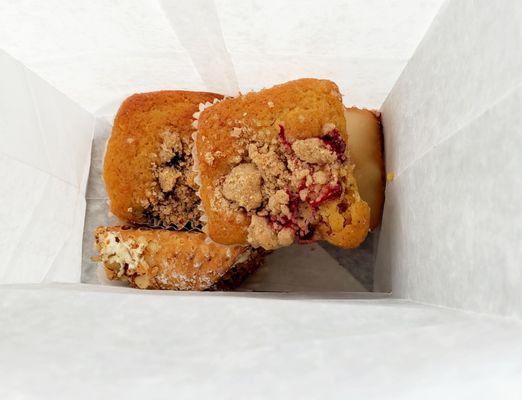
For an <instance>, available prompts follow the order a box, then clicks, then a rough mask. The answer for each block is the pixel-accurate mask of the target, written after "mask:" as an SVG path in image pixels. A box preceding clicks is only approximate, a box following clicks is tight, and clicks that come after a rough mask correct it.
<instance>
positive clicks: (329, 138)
mask: <svg viewBox="0 0 522 400" xmlns="http://www.w3.org/2000/svg"><path fill="white" fill-rule="evenodd" d="M321 140H322V141H323V142H324V144H325V146H326V147H328V148H329V149H330V150H331V151H333V152H334V153H336V154H337V158H338V159H339V161H345V160H346V153H345V152H346V143H345V142H344V140H343V138H342V137H341V135H340V134H339V131H338V130H337V129H333V130H331V131H330V132H328V133H327V134H325V135H323V136H322V137H321Z"/></svg>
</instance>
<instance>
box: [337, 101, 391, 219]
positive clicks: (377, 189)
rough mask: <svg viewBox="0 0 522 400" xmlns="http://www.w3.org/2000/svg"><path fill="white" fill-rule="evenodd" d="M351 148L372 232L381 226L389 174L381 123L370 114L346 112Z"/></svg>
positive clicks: (377, 117)
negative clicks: (386, 168)
mask: <svg viewBox="0 0 522 400" xmlns="http://www.w3.org/2000/svg"><path fill="white" fill-rule="evenodd" d="M345 117H346V129H347V131H348V145H349V147H350V151H351V156H352V160H353V162H354V164H355V169H354V176H355V179H356V181H357V186H358V188H359V194H360V195H361V198H362V199H363V200H364V201H366V203H368V205H369V206H370V229H375V228H376V227H377V226H379V224H380V223H381V219H382V211H383V205H384V187H385V184H386V172H385V168H384V143H383V134H382V127H381V121H380V118H379V116H378V115H376V114H375V113H374V112H372V111H370V110H364V109H359V108H357V107H351V108H347V109H346V111H345Z"/></svg>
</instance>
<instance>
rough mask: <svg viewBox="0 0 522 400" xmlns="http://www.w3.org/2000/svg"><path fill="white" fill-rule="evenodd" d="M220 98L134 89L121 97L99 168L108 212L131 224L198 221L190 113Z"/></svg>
mask: <svg viewBox="0 0 522 400" xmlns="http://www.w3.org/2000/svg"><path fill="white" fill-rule="evenodd" d="M220 98H222V96H221V95H218V94H215V93H202V92H187V91H174V90H166V91H160V92H152V93H141V94H135V95H133V96H130V97H129V98H127V99H126V100H125V101H124V102H123V104H122V105H121V107H120V109H119V111H118V114H117V115H116V118H115V120H114V126H113V129H112V134H111V137H110V139H109V143H108V146H107V152H106V154H105V161H104V168H103V179H104V181H105V187H106V189H107V193H108V196H109V200H110V208H111V211H112V213H113V214H115V215H116V216H117V217H119V218H120V219H121V220H123V221H125V222H127V223H133V224H140V225H148V226H164V227H173V228H184V227H185V228H194V227H196V226H197V224H198V223H199V218H200V210H199V209H198V205H199V198H198V196H197V195H196V189H197V186H196V184H195V183H194V172H193V161H192V154H191V151H192V143H193V141H192V134H193V132H194V127H193V126H192V123H193V121H194V117H193V114H194V113H195V112H197V111H198V110H199V109H200V107H201V108H203V107H204V104H205V103H207V105H208V104H211V103H212V102H213V101H216V99H220Z"/></svg>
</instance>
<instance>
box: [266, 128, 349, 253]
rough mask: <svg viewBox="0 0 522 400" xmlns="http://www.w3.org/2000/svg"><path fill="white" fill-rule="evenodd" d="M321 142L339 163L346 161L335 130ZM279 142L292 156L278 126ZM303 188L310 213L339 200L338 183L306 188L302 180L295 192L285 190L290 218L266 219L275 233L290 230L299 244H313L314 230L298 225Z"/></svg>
mask: <svg viewBox="0 0 522 400" xmlns="http://www.w3.org/2000/svg"><path fill="white" fill-rule="evenodd" d="M321 140H322V141H323V143H324V144H325V146H326V147H327V148H328V149H330V150H331V151H332V152H334V153H336V154H337V158H338V159H339V161H345V160H346V155H345V151H346V143H345V142H344V140H343V139H342V137H341V135H340V134H339V131H338V130H337V129H333V130H331V131H330V132H328V133H326V134H325V135H323V136H322V137H321ZM279 142H280V143H281V145H282V146H283V148H284V150H285V152H287V153H289V154H290V155H293V150H292V144H291V143H290V141H289V140H288V138H287V137H286V135H285V128H284V127H283V126H282V125H279ZM305 188H307V189H308V190H309V192H308V195H307V196H306V199H305V200H304V201H305V202H307V203H308V204H309V205H310V207H311V208H312V212H314V213H315V210H316V209H317V208H318V207H319V206H320V205H321V204H323V203H325V202H327V201H328V200H333V199H336V198H339V197H340V196H341V194H342V187H341V185H340V184H339V183H338V182H336V183H328V184H326V185H318V184H313V185H311V186H309V187H307V185H306V180H305V179H303V180H302V181H301V182H300V184H299V186H298V188H297V191H296V192H294V191H292V190H290V189H287V193H288V196H289V198H290V201H289V202H288V208H289V210H290V217H288V216H284V215H278V216H275V215H269V216H268V217H267V219H268V221H269V224H270V225H271V226H272V229H274V230H275V231H278V232H279V231H280V230H281V229H284V228H287V229H288V228H289V229H292V230H293V232H294V233H295V235H296V237H297V239H298V241H299V243H311V242H313V240H312V238H313V236H314V233H315V228H314V227H313V226H312V225H311V224H307V225H306V227H303V226H300V225H299V224H298V218H297V216H298V212H299V210H298V208H299V203H300V202H301V201H302V200H301V198H300V197H299V192H300V191H301V190H303V189H305Z"/></svg>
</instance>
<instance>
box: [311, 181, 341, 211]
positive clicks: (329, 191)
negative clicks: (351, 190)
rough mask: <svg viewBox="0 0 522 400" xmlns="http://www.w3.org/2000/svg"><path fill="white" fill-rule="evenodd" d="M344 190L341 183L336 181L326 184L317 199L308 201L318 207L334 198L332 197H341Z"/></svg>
mask: <svg viewBox="0 0 522 400" xmlns="http://www.w3.org/2000/svg"><path fill="white" fill-rule="evenodd" d="M342 191H343V190H342V188H341V185H340V184H339V183H335V184H332V183H330V184H328V185H324V186H322V187H321V189H320V191H319V194H318V195H317V197H316V198H315V199H313V200H312V201H309V202H308V203H309V204H310V205H311V206H312V207H313V208H317V207H319V206H320V205H321V204H323V203H324V202H326V201H328V200H332V199H336V198H338V197H340V196H341V193H342Z"/></svg>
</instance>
